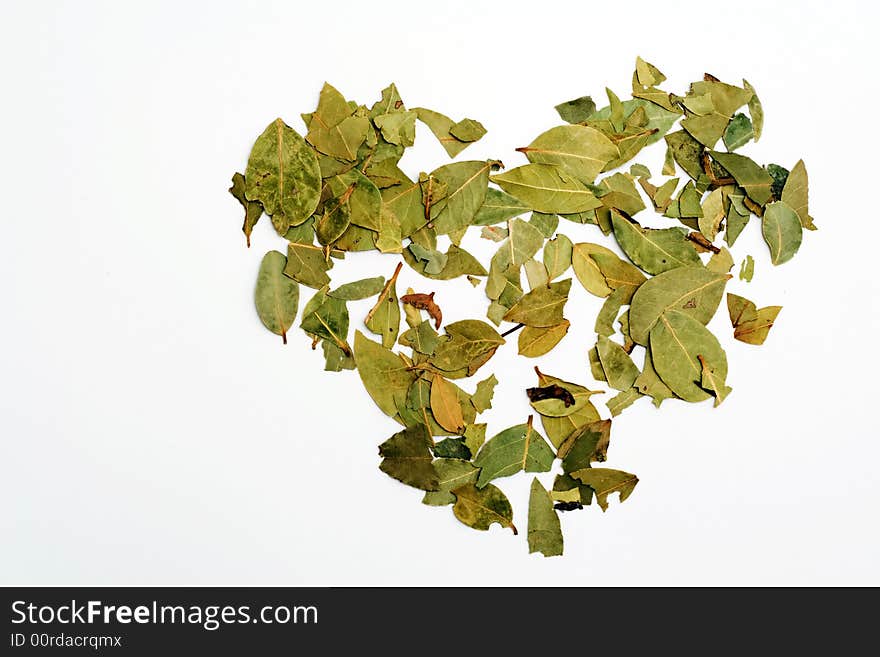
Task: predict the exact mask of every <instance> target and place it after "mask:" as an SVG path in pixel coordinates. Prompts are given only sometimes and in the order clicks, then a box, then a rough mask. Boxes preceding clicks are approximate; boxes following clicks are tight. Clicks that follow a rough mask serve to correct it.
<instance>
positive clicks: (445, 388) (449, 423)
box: [431, 376, 465, 434]
mask: <svg viewBox="0 0 880 657" xmlns="http://www.w3.org/2000/svg"><path fill="white" fill-rule="evenodd" d="M431 413H433V415H434V419H435V420H437V424H439V425H440V426H441V427H443V428H444V429H446V430H447V431H450V432H452V433H454V434H460V433H463V432H464V425H465V422H464V416H463V415H462V411H461V402H459V400H458V395H457V394H456V392H455V388H453V386H452V384H451V383H449V381H447V380H446V379H444V378H443V377H442V376H435V377H434V379H433V381H431Z"/></svg>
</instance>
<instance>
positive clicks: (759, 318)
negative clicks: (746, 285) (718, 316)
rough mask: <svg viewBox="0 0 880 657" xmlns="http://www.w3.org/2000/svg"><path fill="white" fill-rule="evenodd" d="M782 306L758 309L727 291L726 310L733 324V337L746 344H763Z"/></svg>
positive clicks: (750, 302)
mask: <svg viewBox="0 0 880 657" xmlns="http://www.w3.org/2000/svg"><path fill="white" fill-rule="evenodd" d="M780 310H782V306H765V307H764V308H761V309H760V310H759V309H758V307H757V306H755V304H754V302H752V301H749V300H748V299H746V298H745V297H741V296H738V295H736V294H732V293H730V292H728V293H727V312H728V314H729V315H730V323H731V324H732V325H733V337H734V338H736V339H737V340H739V341H740V342H746V343H748V344H755V345H759V344H764V341H765V340H766V339H767V335H768V334H769V333H770V329H771V328H773V322H775V321H776V317H777V315H779V311H780Z"/></svg>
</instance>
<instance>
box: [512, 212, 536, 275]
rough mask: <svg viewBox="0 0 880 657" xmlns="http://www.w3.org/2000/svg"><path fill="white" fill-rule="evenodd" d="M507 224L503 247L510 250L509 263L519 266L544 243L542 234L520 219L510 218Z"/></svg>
mask: <svg viewBox="0 0 880 657" xmlns="http://www.w3.org/2000/svg"><path fill="white" fill-rule="evenodd" d="M507 225H508V238H507V242H505V244H504V248H506V249H508V250H509V252H510V264H511V265H512V266H514V267H519V266H520V265H522V264H524V263H525V262H526V261H527V260H529V259H530V258H532V257H533V256H534V255H535V254H536V253H537V252H538V249H540V248H541V246H542V245H543V244H544V235H542V234H541V231H539V230H538V229H537V228H535V227H534V226H532V225H531V224H530V223H529V222H527V221H523V220H522V219H512V220H511V221H509V222H508V224H507Z"/></svg>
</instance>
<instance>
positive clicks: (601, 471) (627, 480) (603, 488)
mask: <svg viewBox="0 0 880 657" xmlns="http://www.w3.org/2000/svg"><path fill="white" fill-rule="evenodd" d="M571 476H572V477H574V478H575V479H577V480H578V481H580V482H582V483H584V484H586V485H587V486H589V487H590V488H592V489H593V491H594V492H595V493H596V501H597V502H598V503H599V506H600V507H602V510H603V511H605V510H606V509H607V508H608V496H609V495H611V494H613V493H619V494H620V501H621V503H623V502H625V501H626V498H628V497H629V496H630V495H631V494H632V492H633V489H635V487H636V484H637V483H639V478H638V477H636V476H635V475H634V474H630V473H629V472H624V471H623V470H611V469H609V468H585V469H583V470H577V471H576V472H572V473H571Z"/></svg>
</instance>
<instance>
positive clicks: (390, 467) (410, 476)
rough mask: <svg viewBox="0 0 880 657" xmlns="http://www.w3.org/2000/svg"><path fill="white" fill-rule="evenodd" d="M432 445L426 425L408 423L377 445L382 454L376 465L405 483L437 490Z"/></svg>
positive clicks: (438, 479)
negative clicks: (401, 429)
mask: <svg viewBox="0 0 880 657" xmlns="http://www.w3.org/2000/svg"><path fill="white" fill-rule="evenodd" d="M433 445H434V442H433V441H432V440H431V436H430V435H429V434H428V430H427V429H426V428H425V425H423V424H417V425H415V426H412V427H407V428H405V429H404V430H403V431H398V432H397V433H396V434H394V435H393V436H391V438H389V439H388V440H386V441H385V442H384V443H382V444H381V445H379V456H381V457H382V463H381V464H379V469H380V470H382V472H384V473H385V474H387V475H389V476H391V477H394V478H395V479H397V480H398V481H401V482H403V483H404V484H406V485H407V486H412V487H413V488H420V489H422V490H427V491H435V490H438V489H439V488H440V478H439V476H438V474H437V470H436V469H435V468H434V464H433V463H432V460H433V456H432V455H431V447H433Z"/></svg>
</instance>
